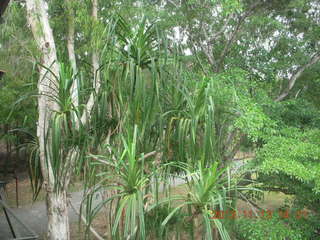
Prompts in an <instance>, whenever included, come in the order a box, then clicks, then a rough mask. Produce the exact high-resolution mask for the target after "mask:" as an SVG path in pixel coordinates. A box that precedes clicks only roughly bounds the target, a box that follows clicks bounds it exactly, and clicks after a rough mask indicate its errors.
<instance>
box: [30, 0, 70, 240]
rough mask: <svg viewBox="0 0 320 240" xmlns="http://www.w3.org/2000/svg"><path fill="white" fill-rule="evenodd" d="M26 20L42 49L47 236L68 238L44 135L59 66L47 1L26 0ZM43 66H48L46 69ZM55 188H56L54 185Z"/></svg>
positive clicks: (40, 125) (40, 100)
mask: <svg viewBox="0 0 320 240" xmlns="http://www.w3.org/2000/svg"><path fill="white" fill-rule="evenodd" d="M26 8H27V14H28V22H29V24H30V27H31V30H32V33H33V36H34V38H35V40H36V43H37V46H38V48H39V50H40V53H41V64H42V65H43V66H45V67H42V66H40V67H39V82H38V94H39V96H38V111H39V118H38V123H37V136H38V139H39V147H40V165H41V171H42V176H43V178H44V186H45V187H46V191H47V214H48V239H49V240H69V239H70V234H69V222H68V208H67V199H66V191H65V189H67V188H64V189H63V190H60V191H59V192H57V191H55V192H54V191H53V190H54V189H55V188H54V186H55V178H54V175H53V169H52V165H51V161H50V156H49V154H46V152H49V151H48V150H49V149H48V147H50V144H49V145H46V141H47V140H46V138H47V137H48V136H47V133H48V127H49V121H50V117H51V112H52V111H56V110H59V107H58V105H57V103H55V102H54V101H52V96H53V94H54V92H56V91H54V90H55V89H56V86H57V84H58V83H57V78H56V77H58V76H59V66H58V63H57V53H56V47H55V42H54V37H53V33H52V29H51V27H50V24H49V19H48V13H47V9H48V6H47V2H46V1H43V0H26ZM46 68H50V70H51V72H49V71H48V70H47V69H46ZM55 190H56V189H55Z"/></svg>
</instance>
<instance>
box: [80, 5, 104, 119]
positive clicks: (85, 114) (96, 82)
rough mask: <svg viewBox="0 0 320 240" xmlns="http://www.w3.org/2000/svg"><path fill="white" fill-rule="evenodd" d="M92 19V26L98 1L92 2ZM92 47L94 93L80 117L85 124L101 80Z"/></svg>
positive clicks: (95, 22) (95, 18)
mask: <svg viewBox="0 0 320 240" xmlns="http://www.w3.org/2000/svg"><path fill="white" fill-rule="evenodd" d="M91 16H92V19H93V23H94V25H95V24H97V22H98V0H92V15H91ZM93 45H94V46H93V47H92V49H93V50H92V68H93V69H92V70H93V74H94V80H93V89H94V92H93V93H91V94H90V97H89V100H88V102H87V105H86V108H85V110H84V112H83V115H82V116H81V122H82V123H85V122H86V121H88V120H90V113H91V111H92V108H93V105H94V95H95V94H97V93H98V92H99V90H100V87H101V79H100V70H99V55H98V51H97V50H98V49H97V47H96V44H94V43H93Z"/></svg>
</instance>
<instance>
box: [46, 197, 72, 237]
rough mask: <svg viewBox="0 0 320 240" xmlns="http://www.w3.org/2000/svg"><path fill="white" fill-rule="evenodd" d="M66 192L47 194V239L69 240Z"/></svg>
mask: <svg viewBox="0 0 320 240" xmlns="http://www.w3.org/2000/svg"><path fill="white" fill-rule="evenodd" d="M67 203H68V201H67V193H66V191H61V192H58V193H56V192H51V193H48V194H47V210H48V239H50V240H66V239H70V232H69V218H68V204H67Z"/></svg>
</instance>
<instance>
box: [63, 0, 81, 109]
mask: <svg viewBox="0 0 320 240" xmlns="http://www.w3.org/2000/svg"><path fill="white" fill-rule="evenodd" d="M73 1H74V0H66V4H67V8H66V10H67V14H68V36H67V48H68V55H69V61H70V64H71V67H72V70H73V74H76V73H77V62H76V54H75V50H74V33H75V25H74V24H75V23H74V7H73V6H72V5H73ZM78 89H79V87H78V81H77V79H74V81H73V83H72V87H71V96H72V100H73V104H74V105H75V107H78V106H79V93H78Z"/></svg>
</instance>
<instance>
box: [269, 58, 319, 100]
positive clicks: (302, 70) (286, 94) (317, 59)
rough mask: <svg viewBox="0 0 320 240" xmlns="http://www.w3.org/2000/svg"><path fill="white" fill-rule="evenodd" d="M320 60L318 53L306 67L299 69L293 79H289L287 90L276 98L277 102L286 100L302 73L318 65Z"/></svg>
mask: <svg viewBox="0 0 320 240" xmlns="http://www.w3.org/2000/svg"><path fill="white" fill-rule="evenodd" d="M319 60H320V53H316V54H314V55H313V56H312V57H311V59H310V61H309V62H307V63H306V64H305V65H303V66H301V67H299V68H298V69H297V71H296V72H295V73H294V74H293V75H292V76H291V78H290V79H289V83H288V86H287V88H286V89H285V90H284V91H283V92H282V93H281V94H280V95H279V96H278V97H277V98H276V100H275V101H276V102H280V101H282V100H283V99H285V98H286V97H287V96H288V95H289V92H290V91H291V89H292V88H293V87H294V85H295V83H296V81H297V79H298V78H299V77H300V76H301V75H302V73H303V72H304V71H305V70H306V69H307V68H309V67H311V66H312V65H314V64H316V63H317V62H319Z"/></svg>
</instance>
